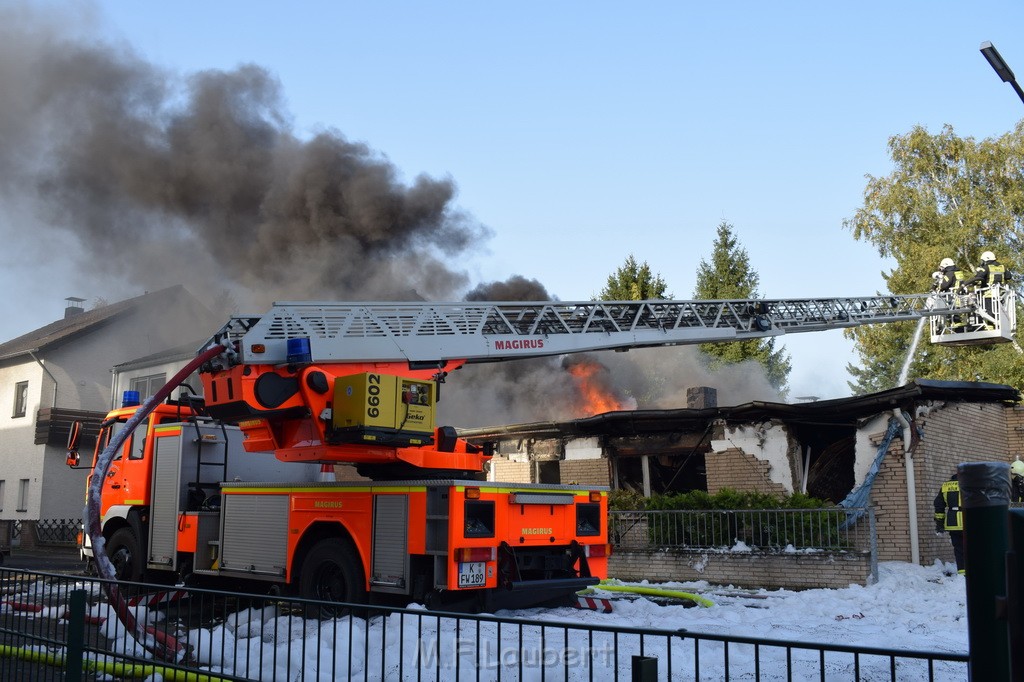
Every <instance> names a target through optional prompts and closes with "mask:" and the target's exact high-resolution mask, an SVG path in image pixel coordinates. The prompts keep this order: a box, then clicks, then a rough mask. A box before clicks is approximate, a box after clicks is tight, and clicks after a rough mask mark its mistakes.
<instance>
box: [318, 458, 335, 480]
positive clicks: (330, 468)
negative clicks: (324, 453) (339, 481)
mask: <svg viewBox="0 0 1024 682" xmlns="http://www.w3.org/2000/svg"><path fill="white" fill-rule="evenodd" d="M319 480H321V481H333V480H334V465H333V464H327V463H326V462H325V463H321V464H320V479H319Z"/></svg>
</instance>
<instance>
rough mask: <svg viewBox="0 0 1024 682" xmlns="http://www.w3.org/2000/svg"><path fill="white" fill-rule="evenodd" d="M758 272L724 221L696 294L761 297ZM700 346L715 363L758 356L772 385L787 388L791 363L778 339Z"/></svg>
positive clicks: (716, 297) (702, 269)
mask: <svg viewBox="0 0 1024 682" xmlns="http://www.w3.org/2000/svg"><path fill="white" fill-rule="evenodd" d="M759 281H760V278H759V277H758V275H757V273H756V272H754V271H753V270H752V269H751V267H750V258H749V257H748V256H747V252H746V250H745V249H744V248H742V247H741V246H740V243H739V240H738V239H737V238H736V236H735V235H734V234H733V227H732V225H730V224H729V223H727V222H725V221H723V222H722V223H721V224H720V225H719V226H718V236H717V237H716V239H715V243H714V248H713V250H712V253H711V262H710V263H708V262H707V261H704V260H701V262H700V265H699V266H698V268H697V286H696V288H695V289H694V298H697V299H704V300H726V299H751V298H759V295H758V293H757V285H758V283H759ZM700 349H701V351H703V352H704V353H705V354H706V355H708V356H709V357H710V358H711V362H712V367H714V366H721V365H724V364H731V363H736V362H742V361H744V360H756V361H757V362H758V363H760V364H761V365H762V366H763V367H764V370H765V373H766V374H767V376H768V381H769V382H770V383H771V385H772V386H774V387H775V388H777V389H779V390H780V391H783V392H784V390H785V385H786V381H787V379H788V377H789V372H790V370H791V365H790V361H789V355H788V354H787V353H786V350H785V348H780V349H779V350H775V339H774V338H766V339H751V340H749V341H733V342H730V343H702V344H700Z"/></svg>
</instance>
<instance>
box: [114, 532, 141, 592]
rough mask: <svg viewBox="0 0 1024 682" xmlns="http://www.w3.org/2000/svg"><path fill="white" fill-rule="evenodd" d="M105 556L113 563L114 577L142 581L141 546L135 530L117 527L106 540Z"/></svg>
mask: <svg viewBox="0 0 1024 682" xmlns="http://www.w3.org/2000/svg"><path fill="white" fill-rule="evenodd" d="M107 557H108V558H109V559H110V563H112V564H114V577H115V578H116V579H117V580H126V581H128V582H134V583H137V582H142V568H143V567H142V547H140V546H139V539H138V538H137V537H135V531H134V530H132V529H131V528H127V527H126V528H119V529H118V530H116V531H114V534H113V535H111V536H110V540H108V541H107Z"/></svg>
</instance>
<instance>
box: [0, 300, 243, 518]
mask: <svg viewBox="0 0 1024 682" xmlns="http://www.w3.org/2000/svg"><path fill="white" fill-rule="evenodd" d="M68 301H69V303H70V305H69V307H68V308H67V310H66V311H65V316H64V318H63V319H61V320H57V321H56V322H53V323H51V324H48V325H46V326H44V327H42V328H40V329H36V330H35V331H32V332H29V333H28V334H25V335H23V336H20V337H18V338H15V339H12V340H10V341H6V342H4V343H0V521H12V520H17V521H21V522H23V523H22V526H23V532H24V528H25V525H26V524H25V522H35V521H39V520H44V521H46V520H53V519H80V518H81V517H82V510H83V507H84V500H85V480H86V476H87V474H88V469H87V468H86V467H85V466H84V465H85V461H84V460H86V457H83V467H82V468H78V469H71V468H69V467H68V466H67V465H66V463H65V455H66V446H67V438H68V430H69V427H70V424H71V423H72V422H73V421H75V420H82V419H85V420H86V422H87V423H89V424H91V425H92V427H93V428H92V430H91V433H90V431H89V430H87V431H86V432H85V437H86V438H85V440H84V441H83V443H82V444H83V445H84V446H85V448H88V447H91V444H90V443H89V442H88V437H89V436H90V435H91V436H92V437H93V439H94V438H95V427H96V425H97V424H98V421H99V418H100V417H102V415H103V414H104V413H106V412H107V411H108V410H109V409H110V408H111V406H112V405H113V404H114V402H115V401H116V400H117V399H118V398H117V396H119V395H120V393H119V392H118V393H115V390H117V391H120V389H121V388H122V386H123V387H124V388H136V389H138V390H140V392H141V393H142V394H143V396H145V395H148V394H151V393H153V392H154V391H155V388H153V389H152V390H150V387H151V386H154V385H156V384H155V382H156V380H157V379H156V375H166V376H165V378H166V377H169V376H170V375H171V374H173V373H174V372H176V371H177V369H179V368H180V367H182V366H184V364H185V362H187V360H188V358H187V357H186V358H184V359H182V360H180V361H178V362H177V364H176V365H175V364H174V361H169V362H167V363H164V364H160V365H156V366H155V367H153V366H149V367H146V368H143V365H138V364H137V365H133V366H132V367H134V369H132V368H130V367H126V366H125V365H124V364H122V363H124V360H125V358H142V357H149V356H156V355H160V354H161V353H163V354H166V353H167V352H168V350H169V349H181V348H182V347H183V344H187V343H190V342H191V343H195V344H196V345H195V347H194V348H193V351H192V352H193V356H194V353H195V351H196V350H198V347H199V345H200V344H201V342H202V341H201V340H202V339H204V338H207V337H209V336H210V335H212V334H213V332H215V331H216V330H217V328H219V326H220V325H221V324H222V323H223V320H221V319H219V318H218V317H217V316H215V315H214V314H213V313H212V312H211V311H210V310H209V309H208V308H207V307H206V306H205V305H203V304H202V303H201V302H200V301H199V300H198V299H197V298H195V297H194V296H193V295H192V294H191V293H189V292H188V291H187V290H186V289H185V288H184V287H182V286H180V285H179V286H173V287H169V288H167V289H162V290H160V291H156V292H153V293H146V294H143V295H142V296H137V297H135V298H131V299H128V300H125V301H120V302H118V303H112V304H109V305H104V306H100V307H97V308H94V309H92V310H84V309H83V308H82V307H80V304H81V303H82V301H83V299H68ZM197 339H198V340H199V341H198V342H197V341H196V340H197ZM180 354H181V352H180V350H179V351H178V353H177V355H174V354H172V357H178V356H180ZM129 364H130V363H129ZM172 367H173V371H171V368H172ZM112 368H114V372H113V374H112ZM118 368H120V369H118ZM133 372H134V374H133ZM161 384H162V382H161ZM85 448H83V455H85V452H84V450H85ZM4 525H7V524H4ZM29 526H31V523H29Z"/></svg>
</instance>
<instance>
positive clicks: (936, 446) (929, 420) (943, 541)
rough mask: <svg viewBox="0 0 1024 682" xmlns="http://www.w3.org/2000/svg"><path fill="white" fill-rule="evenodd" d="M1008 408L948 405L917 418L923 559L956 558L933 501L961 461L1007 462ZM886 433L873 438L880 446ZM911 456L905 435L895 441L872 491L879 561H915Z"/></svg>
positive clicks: (916, 470) (916, 462) (916, 469)
mask: <svg viewBox="0 0 1024 682" xmlns="http://www.w3.org/2000/svg"><path fill="white" fill-rule="evenodd" d="M1007 411H1008V410H1007V409H1006V408H1004V407H1003V406H1001V405H992V404H978V403H947V404H945V405H942V406H939V407H936V408H934V409H932V410H931V411H930V412H929V413H928V414H927V415H925V416H922V417H920V418H919V419H918V423H919V424H920V426H921V427H922V428H923V430H924V438H923V439H922V440H921V441H920V442H919V443H918V445H917V449H916V451H915V453H914V457H913V469H914V487H915V492H916V494H915V496H914V500H915V503H916V505H917V515H916V518H917V527H918V532H917V537H918V550H919V555H920V560H921V563H922V564H924V565H930V564H932V563H934V561H935V560H936V559H939V560H941V561H944V562H952V561H953V549H952V546H951V545H950V542H949V538H948V536H946V535H945V534H943V535H938V536H937V535H936V534H935V524H934V514H935V508H934V500H935V495H936V494H937V493H938V491H939V488H940V487H941V485H942V483H943V481H946V480H948V478H949V476H950V475H951V474H952V473H953V472H954V471H956V467H957V465H958V464H960V463H961V462H970V461H1008V459H1009V456H1008V452H1007V448H1008V443H1007V433H1008V431H1009V430H1010V429H1009V428H1008V426H1007V424H1006V416H1007V415H1006V413H1007ZM882 435H883V434H881V433H879V434H875V435H873V436H872V442H873V443H875V444H876V445H877V444H878V443H879V442H880V441H881V438H882ZM907 488H908V486H907V475H906V456H905V453H904V448H903V441H902V439H901V438H900V437H897V438H895V439H893V441H892V444H891V445H890V447H889V454H887V455H886V458H885V460H883V462H882V467H881V469H880V471H879V474H878V478H877V479H876V480H875V485H874V487H873V488H872V491H871V501H870V503H871V504H872V505H874V507H875V519H876V522H877V532H878V560H879V561H910V559H911V548H910V515H909V508H910V503H909V499H908V495H907Z"/></svg>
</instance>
